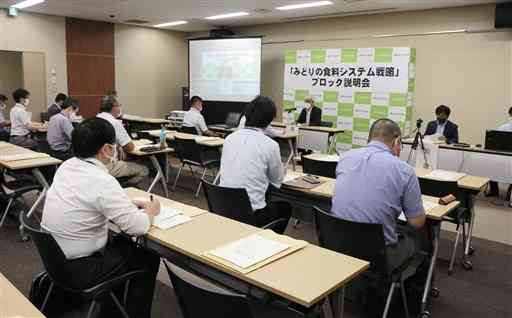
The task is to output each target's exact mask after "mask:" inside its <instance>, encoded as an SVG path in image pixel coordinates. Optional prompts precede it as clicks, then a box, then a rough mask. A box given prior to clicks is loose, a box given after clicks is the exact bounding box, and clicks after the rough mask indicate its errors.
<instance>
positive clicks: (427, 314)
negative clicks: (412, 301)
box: [420, 310, 430, 318]
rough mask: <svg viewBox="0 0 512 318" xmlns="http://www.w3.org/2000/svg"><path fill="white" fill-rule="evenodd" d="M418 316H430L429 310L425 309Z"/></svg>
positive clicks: (425, 317) (422, 317) (421, 317)
mask: <svg viewBox="0 0 512 318" xmlns="http://www.w3.org/2000/svg"><path fill="white" fill-rule="evenodd" d="M420 318H430V311H427V310H425V311H424V312H422V313H421V314H420Z"/></svg>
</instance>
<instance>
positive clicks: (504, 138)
mask: <svg viewBox="0 0 512 318" xmlns="http://www.w3.org/2000/svg"><path fill="white" fill-rule="evenodd" d="M485 149H487V150H495V151H506V152H512V132H510V131H500V130H487V131H486V132H485Z"/></svg>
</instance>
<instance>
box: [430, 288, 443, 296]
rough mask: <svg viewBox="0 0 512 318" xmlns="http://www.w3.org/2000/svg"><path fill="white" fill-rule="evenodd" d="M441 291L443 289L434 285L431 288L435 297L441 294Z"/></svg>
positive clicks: (431, 292) (431, 293)
mask: <svg viewBox="0 0 512 318" xmlns="http://www.w3.org/2000/svg"><path fill="white" fill-rule="evenodd" d="M440 293H441V291H440V290H439V288H436V287H434V288H432V289H431V290H430V295H431V296H432V297H434V298H437V297H439V294H440Z"/></svg>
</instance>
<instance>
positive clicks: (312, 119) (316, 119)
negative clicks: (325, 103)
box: [297, 97, 322, 126]
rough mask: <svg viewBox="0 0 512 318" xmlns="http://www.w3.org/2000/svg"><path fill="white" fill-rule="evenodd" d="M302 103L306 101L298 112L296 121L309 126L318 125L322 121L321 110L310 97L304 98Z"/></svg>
mask: <svg viewBox="0 0 512 318" xmlns="http://www.w3.org/2000/svg"><path fill="white" fill-rule="evenodd" d="M304 103H306V108H304V109H303V110H302V111H301V112H300V115H299V118H297V123H298V124H305V125H309V126H320V123H321V122H322V110H321V109H320V108H318V107H316V106H315V100H314V99H313V98H311V97H307V98H306V99H304Z"/></svg>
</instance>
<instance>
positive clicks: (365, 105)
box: [283, 47, 416, 151]
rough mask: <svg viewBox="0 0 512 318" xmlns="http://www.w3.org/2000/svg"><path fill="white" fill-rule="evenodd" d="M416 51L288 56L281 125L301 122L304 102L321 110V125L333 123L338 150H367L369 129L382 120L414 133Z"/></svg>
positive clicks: (312, 52)
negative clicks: (307, 100)
mask: <svg viewBox="0 0 512 318" xmlns="http://www.w3.org/2000/svg"><path fill="white" fill-rule="evenodd" d="M415 63H416V51H415V49H411V48H405V47H396V48H358V49H355V48H349V49H310V50H287V51H286V52H285V68H284V94H283V121H285V122H287V121H288V122H290V121H292V120H294V119H296V118H297V117H298V115H299V114H300V112H301V111H302V109H303V108H304V107H305V104H304V99H305V98H306V97H308V96H310V97H312V98H313V99H314V100H315V102H316V105H317V106H318V107H320V108H322V121H329V122H332V123H333V127H340V128H343V129H344V130H345V133H343V134H338V136H337V140H336V148H337V149H338V151H345V150H349V149H352V148H357V147H361V146H364V145H366V143H367V141H368V133H369V130H370V126H371V124H372V123H373V122H374V121H375V120H376V119H379V118H384V117H385V118H390V119H392V120H394V121H396V122H398V123H399V125H400V127H401V128H402V130H403V131H404V134H405V133H407V132H408V131H409V130H410V129H411V118H412V107H413V97H414V88H415Z"/></svg>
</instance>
